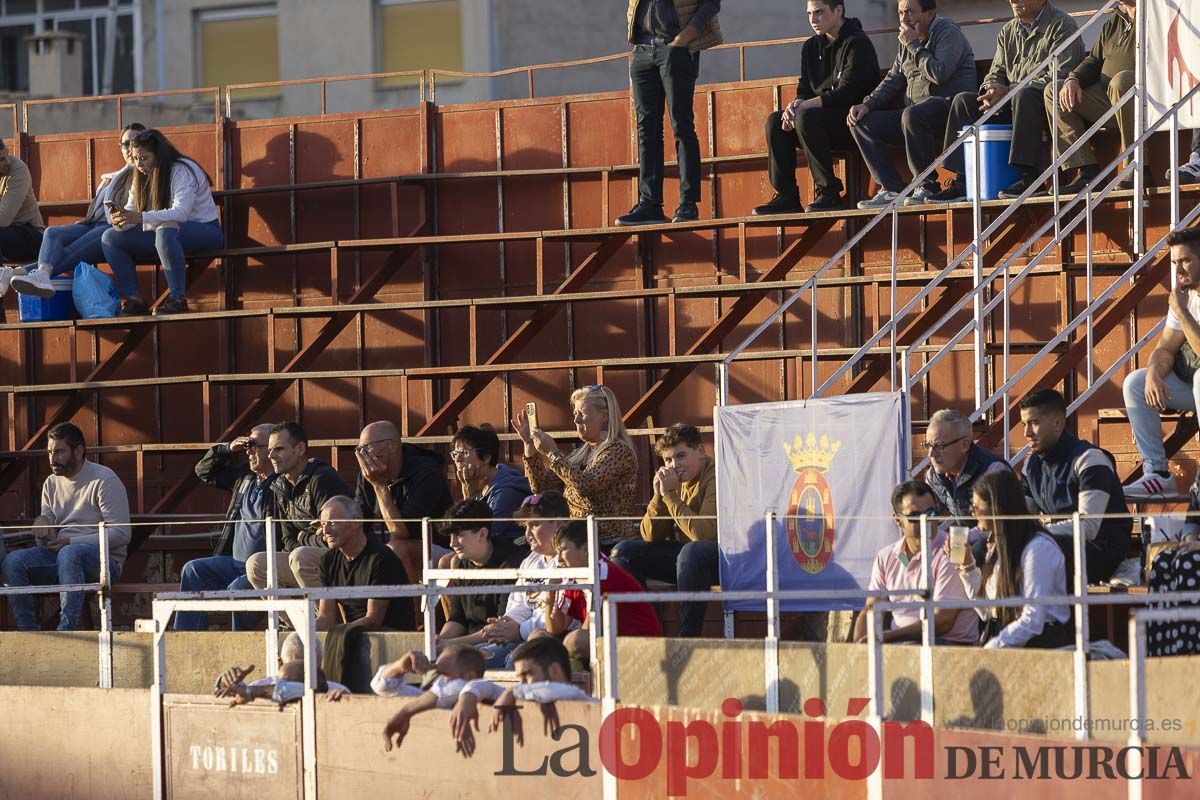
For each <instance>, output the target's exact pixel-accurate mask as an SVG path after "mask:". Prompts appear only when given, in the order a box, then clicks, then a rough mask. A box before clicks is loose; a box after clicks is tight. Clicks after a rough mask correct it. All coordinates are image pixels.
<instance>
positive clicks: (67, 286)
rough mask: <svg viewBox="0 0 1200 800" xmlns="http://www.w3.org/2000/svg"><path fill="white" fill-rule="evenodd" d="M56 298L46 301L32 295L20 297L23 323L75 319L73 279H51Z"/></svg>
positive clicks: (49, 298)
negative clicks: (72, 293)
mask: <svg viewBox="0 0 1200 800" xmlns="http://www.w3.org/2000/svg"><path fill="white" fill-rule="evenodd" d="M50 285H51V286H53V287H54V296H53V297H47V298H45V299H43V298H41V297H37V296H35V295H31V294H22V295H18V300H17V309H18V311H19V312H20V314H21V322H61V321H63V320H68V319H75V301H74V300H73V299H72V298H71V278H70V277H69V276H68V277H66V278H51V279H50Z"/></svg>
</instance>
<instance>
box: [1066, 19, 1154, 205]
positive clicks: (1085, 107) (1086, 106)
mask: <svg viewBox="0 0 1200 800" xmlns="http://www.w3.org/2000/svg"><path fill="white" fill-rule="evenodd" d="M1136 14H1137V0H1121V3H1120V5H1118V6H1117V7H1116V10H1114V11H1113V12H1112V14H1111V15H1110V17H1109V19H1108V21H1107V22H1105V23H1104V28H1103V29H1102V30H1101V31H1100V39H1099V41H1097V42H1096V44H1095V45H1094V46H1093V47H1092V51H1091V52H1090V53H1088V55H1087V56H1086V57H1085V58H1084V59H1083V61H1081V62H1080V63H1079V66H1077V67H1075V69H1073V70H1071V74H1070V75H1068V76H1067V78H1066V80H1064V81H1063V82H1062V83H1061V84H1060V88H1059V90H1058V95H1057V96H1055V93H1054V85H1053V84H1050V83H1047V84H1046V89H1045V98H1046V116H1047V117H1048V118H1049V119H1054V104H1055V103H1058V107H1059V111H1058V152H1060V153H1063V152H1066V150H1067V149H1068V148H1069V147H1071V146H1072V145H1074V144H1075V142H1077V141H1079V139H1080V137H1082V136H1083V135H1084V134H1085V133H1087V130H1088V128H1090V127H1091V126H1092V124H1093V123H1095V122H1096V121H1097V120H1098V119H1100V118H1101V117H1102V116H1104V115H1105V114H1107V113H1108V110H1109V109H1111V108H1112V107H1113V106H1114V105H1116V103H1117V101H1118V100H1120V99H1121V96H1122V95H1124V94H1125V92H1127V91H1129V88H1130V87H1131V86H1133V84H1134V80H1135V78H1134V61H1133V51H1134V43H1135V40H1136V38H1137V35H1136V33H1135V32H1134V28H1133V20H1134V17H1135V15H1136ZM1136 102H1137V100H1136V95H1135V96H1132V97H1130V98H1129V102H1127V103H1125V104H1124V105H1122V106H1121V108H1120V109H1119V110H1118V111H1117V113H1116V120H1117V130H1118V131H1119V132H1120V134H1121V149H1122V150H1124V149H1125V148H1127V147H1129V145H1130V144H1132V142H1133V140H1134V137H1135V133H1136V132H1135V131H1134V129H1133V109H1134V103H1136ZM1108 124H1110V125H1111V124H1112V123H1111V122H1110V123H1108ZM1063 168H1064V169H1070V170H1074V172H1073V174H1071V175H1070V176H1069V177H1068V179H1067V183H1066V185H1065V186H1060V187H1059V194H1079V193H1080V192H1082V191H1083V190H1084V189H1086V188H1087V186H1088V184H1089V183H1091V182H1092V181H1093V180H1094V179H1095V178H1096V176H1097V175H1099V174H1100V168H1099V167H1098V166H1097V165H1096V151H1095V148H1094V147H1093V146H1092V143H1091V142H1086V143H1085V144H1084V145H1083V146H1082V147H1080V148H1079V149H1078V150H1076V151H1075V152H1074V153H1072V154H1071V155H1070V156H1069V157H1068V158H1067V160H1066V161H1064V162H1063ZM1118 188H1120V189H1132V188H1133V176H1132V175H1131V176H1130V177H1128V178H1126V179H1125V180H1123V181H1121V183H1120V186H1119V187H1118Z"/></svg>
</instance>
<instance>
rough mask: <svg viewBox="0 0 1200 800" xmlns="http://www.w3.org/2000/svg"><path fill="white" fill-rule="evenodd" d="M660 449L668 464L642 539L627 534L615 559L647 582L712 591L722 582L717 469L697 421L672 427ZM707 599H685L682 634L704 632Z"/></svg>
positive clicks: (661, 440)
mask: <svg viewBox="0 0 1200 800" xmlns="http://www.w3.org/2000/svg"><path fill="white" fill-rule="evenodd" d="M654 449H655V450H656V451H657V452H658V455H659V457H661V458H662V460H663V466H662V468H661V469H659V470H658V472H657V473H655V475H654V497H653V499H651V501H650V505H648V506H647V507H646V515H645V516H644V517H642V526H641V533H642V541H638V540H637V539H627V540H625V541H623V542H621V543H619V544H618V545H617V546H616V547H615V548H614V549H613V552H612V560H613V561H614V562H615V563H616V564H617V565H618V566H620V567H622V568H624V569H625V570H626V571H627V572H629V573H630V574H631V575H633V576H634V577H635V578H637V579H638V580H639V581H641V582H642V583H643V584H645V582H646V579H647V578H654V579H655V580H660V581H666V582H668V583H674V584H677V585H678V586H679V589H680V591H691V592H695V591H708V590H709V589H710V588H712V586H713V585H714V584H716V583H719V582H720V575H719V572H718V567H717V562H718V557H719V555H720V550H719V549H718V547H717V519H716V517H717V469H716V465H715V464H714V462H713V460H712V459H711V458H709V457H708V455H707V454H706V453H705V451H704V442H703V440H701V438H700V431H699V430H698V429H697V428H696V427H695V426H692V425H678V424H677V425H672V426H671V427H669V428H667V430H666V431H665V432H664V433H663V435H662V436H660V437H659V438H658V441H657V442H655V443H654ZM704 608H705V604H704V603H683V604H682V607H681V608H680V611H679V635H680V636H699V635H700V630H701V628H702V627H703V626H704Z"/></svg>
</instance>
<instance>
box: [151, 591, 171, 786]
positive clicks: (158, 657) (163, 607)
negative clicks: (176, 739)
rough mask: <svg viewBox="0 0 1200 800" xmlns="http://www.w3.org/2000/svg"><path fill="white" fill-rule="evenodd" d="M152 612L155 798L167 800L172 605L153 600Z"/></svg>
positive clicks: (152, 754) (152, 746) (153, 773)
mask: <svg viewBox="0 0 1200 800" xmlns="http://www.w3.org/2000/svg"><path fill="white" fill-rule="evenodd" d="M150 609H151V615H152V617H153V622H154V634H153V635H154V639H153V645H152V650H151V659H152V662H153V672H152V674H151V680H152V683H151V684H150V751H151V759H150V773H151V779H152V780H153V782H154V800H163V799H164V798H165V797H166V796H167V786H166V774H165V770H164V766H165V765H164V763H163V762H164V759H165V758H166V753H165V752H164V741H163V694H164V693H165V692H166V691H167V650H166V641H165V640H164V639H163V634H164V633H165V632H166V629H167V623H168V622H170V621H171V605H170V604H169V603H159V601H157V600H153V601H151V606H150Z"/></svg>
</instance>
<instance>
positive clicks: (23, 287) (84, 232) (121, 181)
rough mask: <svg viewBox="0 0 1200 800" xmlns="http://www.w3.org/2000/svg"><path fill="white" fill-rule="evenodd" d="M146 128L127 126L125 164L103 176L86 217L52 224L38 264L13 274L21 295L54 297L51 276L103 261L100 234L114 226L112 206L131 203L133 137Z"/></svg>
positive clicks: (123, 141)
mask: <svg viewBox="0 0 1200 800" xmlns="http://www.w3.org/2000/svg"><path fill="white" fill-rule="evenodd" d="M144 130H146V126H145V125H143V124H141V123H140V122H134V123H132V124H130V125H126V126H125V128H124V129H123V130H122V131H121V143H120V144H121V157H122V158H123V159H124V160H125V166H123V167H121V169H119V170H117V171H116V172H106V173H104V174H103V175H101V176H100V185H99V186H97V187H96V196H95V197H94V198H92V202H91V205H89V206H88V210H87V214H85V215H84V217H83V219H81V220H79V222H76V223H74V224H72V225H52V226H50V227H49V228H47V229H46V231H45V233H44V234H43V237H42V248H41V250H40V251H39V252H38V257H37V266H36V268H35V269H33V270H30V271H28V272H27V273H26V274H25V275H14V276H13V279H12V288H13V289H15V290H16V291H17V292H19V293H21V294H31V295H36V296H38V297H53V296H54V286H53V285H51V283H50V279H51V278H54V277H55V276H57V275H60V274H62V273H64V272H70V271H71V270H73V269H75V265H76V264H78V263H79V262H80V261H83V262H86V263H88V264H98V263H100V262H101V261H103V260H104V248H103V247H102V246H101V245H100V237H102V236H103V235H104V232H105V231H106V230H108V229H109V228H111V227H112V216H111V215H112V211H111V210H110V208H124V207H125V205H126V203H128V202H129V185H130V183H131V182H132V180H133V171H134V170H133V166H132V165H133V155H132V153H133V137H134V136H135V135H136V134H137V132H138V131H144Z"/></svg>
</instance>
